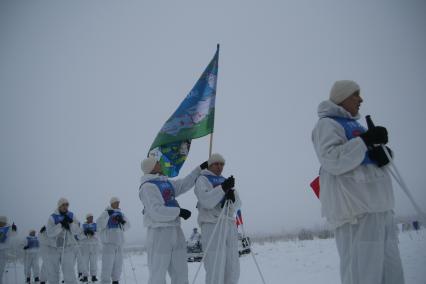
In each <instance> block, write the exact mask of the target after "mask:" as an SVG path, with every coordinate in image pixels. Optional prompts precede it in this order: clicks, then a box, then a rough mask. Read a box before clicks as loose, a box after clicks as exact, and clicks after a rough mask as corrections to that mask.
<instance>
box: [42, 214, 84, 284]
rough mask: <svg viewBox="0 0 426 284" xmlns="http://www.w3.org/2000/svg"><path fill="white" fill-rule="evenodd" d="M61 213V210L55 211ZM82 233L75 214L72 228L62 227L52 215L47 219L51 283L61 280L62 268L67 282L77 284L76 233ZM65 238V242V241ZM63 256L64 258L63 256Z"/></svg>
mask: <svg viewBox="0 0 426 284" xmlns="http://www.w3.org/2000/svg"><path fill="white" fill-rule="evenodd" d="M54 214H56V215H60V213H59V211H58V210H56V211H55V212H54ZM79 233H80V228H79V226H78V220H77V219H76V217H75V215H74V216H73V222H72V223H71V224H70V230H66V229H64V228H63V227H62V225H61V223H57V224H55V219H54V217H53V216H52V215H51V216H50V217H49V219H48V221H47V225H46V234H47V241H48V242H47V245H48V246H47V258H48V266H47V271H48V273H47V274H48V277H47V278H48V281H49V284H58V283H59V281H60V276H59V268H61V269H62V274H63V280H64V283H65V284H76V283H77V280H76V275H75V259H76V249H77V248H76V240H75V239H74V235H78V234H79ZM64 240H65V243H64ZM61 257H62V258H61Z"/></svg>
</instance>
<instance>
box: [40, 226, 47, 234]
mask: <svg viewBox="0 0 426 284" xmlns="http://www.w3.org/2000/svg"><path fill="white" fill-rule="evenodd" d="M45 231H46V226H43V227H41V229H40V234H43V233H44V232H45Z"/></svg>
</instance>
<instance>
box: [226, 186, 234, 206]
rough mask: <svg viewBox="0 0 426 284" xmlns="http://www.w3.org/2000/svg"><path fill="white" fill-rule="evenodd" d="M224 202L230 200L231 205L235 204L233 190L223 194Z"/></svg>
mask: <svg viewBox="0 0 426 284" xmlns="http://www.w3.org/2000/svg"><path fill="white" fill-rule="evenodd" d="M225 200H230V201H232V203H235V190H232V189H230V190H228V192H226V194H225Z"/></svg>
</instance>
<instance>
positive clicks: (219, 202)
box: [195, 154, 242, 284]
mask: <svg viewBox="0 0 426 284" xmlns="http://www.w3.org/2000/svg"><path fill="white" fill-rule="evenodd" d="M224 165H225V159H224V158H223V157H222V156H221V155H220V154H213V155H211V156H210V158H209V160H208V169H205V170H203V171H202V172H201V176H200V177H199V178H198V179H197V182H196V183H195V194H196V196H197V198H198V204H197V209H198V223H199V225H200V227H201V233H202V237H201V240H202V244H203V248H206V249H208V250H207V251H205V259H204V268H205V269H206V283H207V284H217V283H220V284H235V283H238V279H239V277H240V261H239V255H238V232H237V226H236V224H235V219H234V215H235V209H237V208H240V207H241V201H240V199H239V197H238V194H237V192H236V191H235V189H234V185H235V179H234V177H233V176H230V177H228V178H224V177H223V176H222V171H223V167H224ZM226 201H229V202H232V204H231V207H230V210H229V211H227V216H224V218H225V219H224V220H219V216H220V215H221V212H222V210H225V209H224V204H225V202H226ZM241 221H242V220H241ZM220 222H224V225H223V228H222V229H221V230H218V231H219V233H215V234H214V235H213V233H214V228H215V226H220V227H222V226H221V224H220ZM218 223H219V224H218ZM224 226H227V228H224ZM221 231H222V232H221ZM225 232H226V235H225V236H222V235H221V234H224V233H225ZM211 238H213V239H212V241H211V243H210V246H209V247H208V248H207V244H208V243H209V241H210V239H211ZM220 240H222V241H223V242H224V244H223V243H221V242H220Z"/></svg>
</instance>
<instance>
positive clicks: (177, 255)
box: [139, 157, 207, 284]
mask: <svg viewBox="0 0 426 284" xmlns="http://www.w3.org/2000/svg"><path fill="white" fill-rule="evenodd" d="M206 166H207V163H206V162H205V163H203V164H202V165H201V166H200V167H197V168H195V169H194V170H193V171H192V172H191V173H190V174H189V175H188V176H186V177H185V178H183V179H177V180H169V179H168V178H167V177H166V176H164V175H163V172H162V170H161V166H160V164H159V163H158V162H157V160H156V159H155V158H153V157H149V158H147V159H145V160H143V162H142V166H141V167H142V171H143V172H144V176H143V177H142V178H141V185H140V187H139V198H140V200H141V201H142V203H143V206H144V210H143V212H144V215H143V218H144V226H145V227H147V238H146V248H147V253H148V270H149V280H148V283H149V284H166V273H167V272H168V273H169V276H170V278H171V283H172V284H186V283H188V264H187V254H186V242H185V236H184V234H183V232H182V229H181V227H180V218H183V219H185V220H186V219H188V218H189V217H190V216H191V212H190V211H189V210H187V209H183V208H180V206H179V203H178V202H177V200H176V197H177V196H179V195H181V194H183V193H185V192H187V191H189V190H190V189H191V188H192V187H193V186H194V184H195V180H196V179H197V177H198V176H199V175H200V172H201V167H206Z"/></svg>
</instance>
